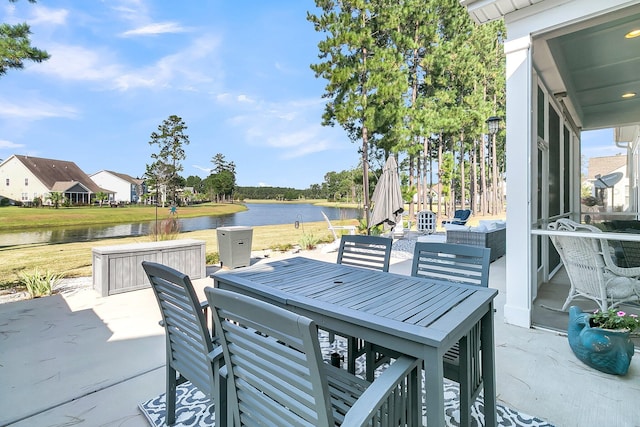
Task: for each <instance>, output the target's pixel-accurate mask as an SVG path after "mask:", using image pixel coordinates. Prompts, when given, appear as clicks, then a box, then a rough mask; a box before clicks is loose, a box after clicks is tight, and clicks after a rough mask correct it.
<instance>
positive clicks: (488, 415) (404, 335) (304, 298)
mask: <svg viewBox="0 0 640 427" xmlns="http://www.w3.org/2000/svg"><path fill="white" fill-rule="evenodd" d="M211 277H212V278H213V279H214V286H216V287H219V288H222V289H227V290H232V291H235V292H239V293H242V294H246V295H250V296H252V297H255V298H258V299H261V300H264V301H268V302H270V303H273V304H276V305H279V306H283V307H286V308H287V309H289V310H291V311H294V312H296V313H299V314H302V315H304V316H306V317H309V318H311V319H313V320H314V321H315V322H316V323H317V324H318V327H320V328H327V329H329V330H333V331H338V332H341V333H344V334H346V335H348V336H353V337H358V338H361V339H364V340H366V341H369V342H371V343H374V344H379V345H381V346H384V347H386V348H391V349H394V350H395V351H398V352H400V353H404V354H408V355H411V356H413V357H416V358H419V359H423V360H424V362H425V363H424V367H425V391H426V396H427V398H426V408H427V413H426V416H427V423H428V425H429V426H444V425H446V424H445V419H444V395H443V382H444V377H443V365H442V356H443V354H444V353H445V352H446V351H447V350H448V349H449V348H450V347H451V346H452V345H453V344H455V343H456V342H458V340H459V339H460V338H461V337H463V336H464V335H465V334H467V333H468V332H469V331H470V330H471V329H472V327H473V326H474V325H476V324H477V323H478V322H480V325H481V331H482V332H481V346H482V347H481V354H482V376H483V382H484V418H485V425H486V426H495V425H496V391H495V372H494V364H495V362H494V338H493V299H494V298H495V296H496V295H497V293H498V291H497V290H495V289H491V288H481V287H476V286H467V285H461V284H457V283H454V282H447V281H434V280H429V279H424V278H417V277H412V276H405V275H399V274H393V273H384V272H379V271H373V270H367V269H363V268H358V267H350V266H345V265H340V264H335V263H329V262H323V261H318V260H313V259H309V258H304V257H296V258H290V259H283V260H276V261H270V262H266V263H260V264H255V265H253V266H250V267H244V268H239V269H236V270H220V271H218V272H216V273H215V274H213V275H212V276H211ZM418 391H419V393H420V394H421V395H420V396H419V398H418V399H417V400H416V402H418V405H421V404H420V402H422V401H423V399H422V398H423V396H422V389H421V388H420V387H418ZM413 413H414V414H416V415H415V416H416V420H415V422H416V425H418V423H422V416H421V415H422V408H415V411H413ZM417 420H419V421H417Z"/></svg>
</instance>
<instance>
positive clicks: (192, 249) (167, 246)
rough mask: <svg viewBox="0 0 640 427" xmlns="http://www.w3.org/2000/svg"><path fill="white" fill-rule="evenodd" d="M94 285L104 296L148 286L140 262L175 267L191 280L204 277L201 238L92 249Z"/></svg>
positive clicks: (204, 268) (202, 243)
mask: <svg viewBox="0 0 640 427" xmlns="http://www.w3.org/2000/svg"><path fill="white" fill-rule="evenodd" d="M92 253H93V288H94V289H95V290H96V291H98V292H99V293H100V295H102V296H103V297H106V296H108V295H113V294H118V293H122V292H128V291H135V290H138V289H143V288H148V287H150V286H151V285H150V284H149V280H148V279H147V275H146V274H145V272H144V270H143V269H142V265H141V263H142V261H152V262H157V263H160V264H164V265H167V266H169V267H172V268H175V269H176V270H178V271H180V272H182V273H184V274H187V275H188V276H189V277H190V278H191V279H200V278H203V277H205V276H206V265H205V242H204V240H194V239H182V240H167V241H162V242H147V243H132V244H127V245H114V246H102V247H98V248H93V250H92Z"/></svg>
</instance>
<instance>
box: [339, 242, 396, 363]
mask: <svg viewBox="0 0 640 427" xmlns="http://www.w3.org/2000/svg"><path fill="white" fill-rule="evenodd" d="M392 244H393V240H392V239H390V238H388V237H381V236H359V235H355V236H351V235H344V236H342V238H341V239H340V247H339V249H338V259H337V261H336V262H337V263H338V264H343V265H351V266H354V267H361V268H367V269H370V270H378V271H384V272H388V271H389V263H390V261H391V245H392ZM341 336H342V335H341ZM345 338H346V339H347V370H348V371H349V372H351V373H352V374H353V373H355V371H356V359H357V358H358V357H359V356H361V355H362V354H364V351H365V343H364V341H363V340H362V339H360V338H356V337H345ZM334 339H335V333H334V332H332V331H330V332H329V342H333V340H334Z"/></svg>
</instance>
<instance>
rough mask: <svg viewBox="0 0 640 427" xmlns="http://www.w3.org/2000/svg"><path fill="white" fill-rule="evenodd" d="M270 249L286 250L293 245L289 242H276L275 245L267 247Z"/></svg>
mask: <svg viewBox="0 0 640 427" xmlns="http://www.w3.org/2000/svg"><path fill="white" fill-rule="evenodd" d="M269 249H271V250H272V251H279V252H286V251H289V250H291V249H293V245H292V244H291V243H278V244H275V245H271V246H270V247H269Z"/></svg>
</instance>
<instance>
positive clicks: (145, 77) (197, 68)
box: [114, 37, 219, 91]
mask: <svg viewBox="0 0 640 427" xmlns="http://www.w3.org/2000/svg"><path fill="white" fill-rule="evenodd" d="M218 45H219V40H217V39H216V38H212V37H201V38H199V39H197V40H194V41H193V43H192V44H191V45H189V46H187V47H185V48H183V49H181V50H180V51H179V52H178V53H174V54H172V55H167V56H165V57H163V58H161V59H160V60H158V61H157V62H156V63H155V64H153V65H150V66H147V67H144V68H142V69H138V70H132V71H130V72H128V73H124V74H122V75H120V76H118V77H117V78H116V79H115V80H114V82H115V86H116V87H117V88H118V89H120V90H129V89H133V88H136V87H153V88H166V87H178V88H181V89H182V88H186V89H187V90H190V91H193V90H195V89H194V85H196V86H197V85H198V84H202V83H209V82H212V81H214V80H215V79H214V77H213V75H214V74H215V69H216V64H215V61H213V59H215V58H214V56H213V55H212V53H213V52H214V51H215V49H216V48H217V47H218Z"/></svg>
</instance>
